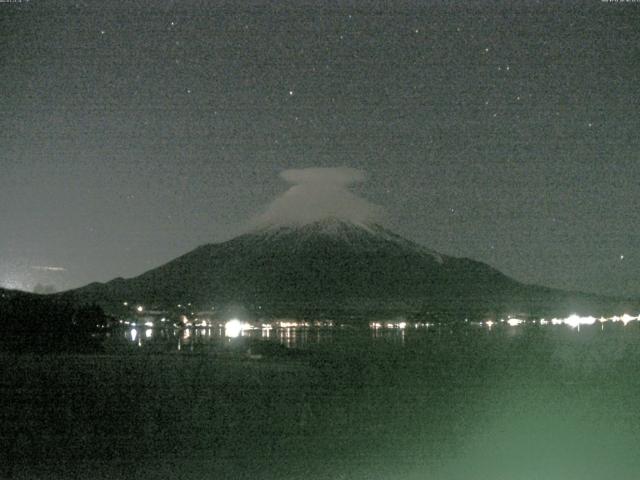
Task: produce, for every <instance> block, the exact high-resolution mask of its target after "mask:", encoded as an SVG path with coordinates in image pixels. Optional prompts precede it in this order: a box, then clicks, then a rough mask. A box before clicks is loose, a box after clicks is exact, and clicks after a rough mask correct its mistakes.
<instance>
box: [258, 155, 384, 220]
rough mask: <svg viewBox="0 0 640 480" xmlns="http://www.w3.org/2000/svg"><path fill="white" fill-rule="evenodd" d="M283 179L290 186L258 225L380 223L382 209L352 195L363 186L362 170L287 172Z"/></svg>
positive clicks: (341, 169)
mask: <svg viewBox="0 0 640 480" xmlns="http://www.w3.org/2000/svg"><path fill="white" fill-rule="evenodd" d="M280 177H281V178H283V179H284V180H286V181H287V182H289V183H292V184H293V186H291V187H290V188H289V189H288V190H287V191H286V192H285V193H284V194H282V195H281V196H280V197H278V198H276V199H275V200H274V201H273V202H271V204H270V205H269V206H268V207H267V209H266V211H265V212H264V213H263V214H262V215H260V216H259V217H258V218H257V221H256V222H255V223H257V225H259V226H264V225H289V224H293V225H304V224H307V223H312V222H316V221H319V220H324V219H326V218H338V219H340V220H344V221H348V222H353V223H357V224H364V223H370V222H374V221H377V220H379V219H380V218H381V216H382V208H381V207H379V206H377V205H374V204H373V203H371V202H369V201H367V200H365V199H364V198H362V197H359V196H357V195H355V194H354V193H352V192H351V191H350V190H349V186H350V185H353V184H354V183H358V182H363V181H364V180H365V174H364V172H363V171H362V170H357V169H355V168H347V167H336V168H304V169H291V170H285V171H283V172H282V173H281V174H280Z"/></svg>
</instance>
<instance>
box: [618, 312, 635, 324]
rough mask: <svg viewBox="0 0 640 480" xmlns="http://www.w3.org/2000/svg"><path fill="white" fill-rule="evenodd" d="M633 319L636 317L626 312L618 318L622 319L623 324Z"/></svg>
mask: <svg viewBox="0 0 640 480" xmlns="http://www.w3.org/2000/svg"><path fill="white" fill-rule="evenodd" d="M635 319H636V317H632V316H631V315H629V314H628V313H625V314H624V315H622V317H620V320H622V323H624V324H625V325H626V324H627V323H629V322H631V321H632V320H635Z"/></svg>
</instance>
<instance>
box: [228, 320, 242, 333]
mask: <svg viewBox="0 0 640 480" xmlns="http://www.w3.org/2000/svg"><path fill="white" fill-rule="evenodd" d="M241 333H242V323H241V322H240V320H238V319H237V318H233V319H231V320H229V321H228V322H227V323H225V324H224V335H225V337H229V338H237V337H239V336H240V334H241Z"/></svg>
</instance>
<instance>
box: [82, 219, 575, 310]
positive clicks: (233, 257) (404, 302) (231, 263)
mask: <svg viewBox="0 0 640 480" xmlns="http://www.w3.org/2000/svg"><path fill="white" fill-rule="evenodd" d="M73 294H74V295H76V296H78V297H80V299H81V300H82V301H84V302H97V303H98V304H100V305H103V306H104V307H105V308H107V309H109V308H110V307H112V306H115V305H121V304H122V302H123V301H128V302H139V303H143V304H145V305H155V306H158V307H162V308H169V307H171V306H175V305H176V304H178V303H187V302H192V303H193V304H194V305H198V306H202V307H204V306H207V308H210V307H209V306H210V305H214V304H215V305H220V304H230V303H236V304H238V303H239V304H243V305H247V306H249V307H250V308H254V309H255V308H260V309H264V310H263V312H264V311H267V312H273V313H274V314H275V313H283V312H300V311H313V310H323V311H327V310H331V309H335V308H344V309H347V310H349V309H350V310H364V311H371V310H388V309H395V310H397V311H402V310H407V311H443V310H448V311H455V312H458V313H460V312H472V311H476V310H477V311H479V312H482V313H484V312H487V311H492V310H496V309H501V308H503V307H504V308H506V307H509V308H515V307H517V308H529V309H534V308H538V309H539V308H540V306H541V305H544V304H545V302H547V303H548V302H549V301H551V299H552V297H553V299H554V301H556V303H557V299H558V298H560V299H561V300H562V299H564V298H565V295H564V293H563V292H558V291H554V290H551V289H544V288H542V287H535V286H527V285H523V284H521V283H519V282H517V281H515V280H513V279H511V278H509V277H507V276H505V275H503V274H502V273H500V272H499V271H497V270H495V269H493V268H491V267H489V266H488V265H486V264H483V263H481V262H476V261H473V260H470V259H466V258H454V257H449V256H445V255H440V254H438V253H436V252H433V251H431V250H428V249H426V248H424V247H422V246H420V245H417V244H415V243H414V242H411V241H409V240H406V239H404V238H403V237H400V236H398V235H396V234H395V233H393V232H390V231H388V230H386V229H384V228H382V227H380V226H378V225H363V224H354V223H349V222H345V221H342V220H337V219H327V220H323V221H320V222H314V223H311V224H307V225H288V226H287V225H285V226H282V225H281V226H266V227H262V228H260V229H257V230H254V231H252V232H250V233H247V234H244V235H241V236H238V237H236V238H233V239H231V240H229V241H227V242H223V243H219V244H210V245H204V246H201V247H199V248H196V249H195V250H193V251H191V252H189V253H187V254H185V255H183V256H181V257H179V258H176V259H175V260H172V261H171V262H169V263H167V264H165V265H162V266H160V267H158V268H155V269H153V270H150V271H148V272H146V273H144V274H142V275H140V276H138V277H135V278H132V279H128V280H125V279H115V280H113V281H111V282H108V283H106V284H97V283H96V284H91V285H88V286H86V287H83V288H81V289H78V290H76V291H74V292H73ZM552 303H553V302H552ZM506 304H512V305H513V307H511V305H506Z"/></svg>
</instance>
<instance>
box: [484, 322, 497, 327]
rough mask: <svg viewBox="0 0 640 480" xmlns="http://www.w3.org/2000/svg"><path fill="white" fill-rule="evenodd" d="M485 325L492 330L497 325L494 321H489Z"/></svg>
mask: <svg viewBox="0 0 640 480" xmlns="http://www.w3.org/2000/svg"><path fill="white" fill-rule="evenodd" d="M484 324H485V325H486V326H487V327H489V328H491V327H493V325H494V324H495V322H494V321H493V320H487V321H486V322H484Z"/></svg>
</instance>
